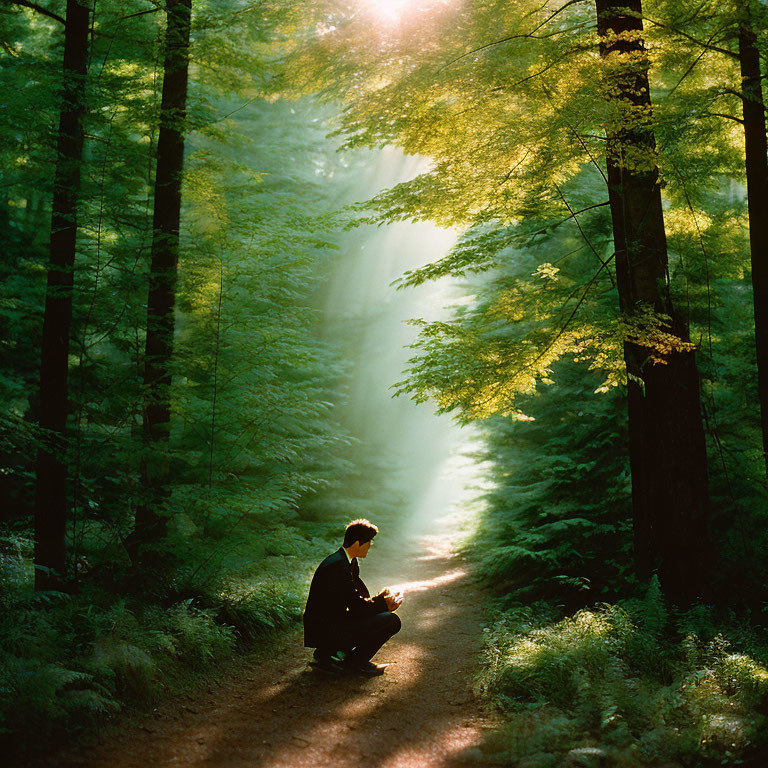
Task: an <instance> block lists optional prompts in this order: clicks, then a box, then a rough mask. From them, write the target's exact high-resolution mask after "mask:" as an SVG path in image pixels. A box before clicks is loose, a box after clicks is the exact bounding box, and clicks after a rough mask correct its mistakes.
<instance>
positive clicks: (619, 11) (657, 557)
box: [596, 0, 710, 602]
mask: <svg viewBox="0 0 768 768" xmlns="http://www.w3.org/2000/svg"><path fill="white" fill-rule="evenodd" d="M596 6H597V14H598V33H599V35H600V53H601V55H602V56H603V58H604V60H605V62H606V82H605V89H606V93H607V94H608V96H607V98H610V99H613V100H616V101H615V104H616V106H617V107H618V108H619V114H620V117H619V119H618V120H617V121H616V122H614V123H613V124H611V125H609V126H608V127H607V151H606V164H607V170H608V186H609V200H610V208H611V219H612V223H613V235H614V248H615V259H616V278H617V287H618V291H619V303H620V309H621V312H622V314H623V315H625V316H626V317H627V318H628V320H629V322H630V323H631V322H632V321H633V319H636V318H637V317H638V315H639V313H640V312H642V311H643V310H648V309H652V310H653V311H654V312H655V313H658V314H664V315H667V316H668V317H670V318H671V324H670V327H669V328H668V332H669V333H670V334H672V335H673V337H674V339H673V345H674V346H677V347H678V349H677V350H675V349H672V350H666V351H660V350H656V349H652V348H650V347H648V346H644V345H643V344H642V343H635V341H634V340H633V341H628V342H626V343H625V345H624V358H625V361H626V365H627V373H628V377H629V381H628V385H627V390H628V393H627V394H628V416H629V459H630V469H631V472H632V506H633V515H634V549H635V565H636V570H637V573H638V576H639V577H640V578H642V579H648V578H649V577H650V576H651V575H652V573H653V572H654V571H658V574H659V578H660V580H661V582H662V585H663V587H664V590H665V592H666V593H667V594H668V595H669V596H670V597H671V598H672V599H673V600H675V601H678V602H687V601H689V600H691V599H692V598H694V597H695V596H696V595H698V594H700V592H701V590H702V587H703V586H704V580H705V577H706V573H707V567H708V563H709V560H710V544H709V533H708V489H707V466H706V448H705V439H704V429H703V425H702V418H701V404H700V393H699V376H698V371H697V369H696V362H695V357H694V352H693V350H692V349H690V348H686V345H685V342H687V341H688V339H689V337H688V329H687V327H686V323H685V321H684V320H683V319H682V318H681V317H679V316H678V315H677V314H676V313H675V310H674V308H673V306H672V301H671V298H670V294H669V271H668V258H667V243H666V234H665V230H664V217H663V212H662V205H661V190H660V188H659V183H658V169H657V168H656V164H655V161H654V160H653V156H654V153H655V147H656V144H655V138H654V133H653V127H652V123H651V98H650V91H649V85H648V66H647V62H646V61H645V53H644V44H643V38H642V29H643V24H642V3H641V0H596ZM675 339H676V340H679V341H676V340H675Z"/></svg>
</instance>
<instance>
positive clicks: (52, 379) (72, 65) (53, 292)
mask: <svg viewBox="0 0 768 768" xmlns="http://www.w3.org/2000/svg"><path fill="white" fill-rule="evenodd" d="M88 22H89V9H88V7H87V5H85V4H84V2H82V0H67V17H66V27H65V32H64V62H63V94H62V105H61V112H60V114H59V134H58V141H57V148H56V170H55V172H54V178H53V205H52V214H51V240H50V264H49V266H48V281H47V288H46V295H45V316H44V319H43V339H42V346H41V350H40V419H39V424H40V428H41V430H42V431H43V440H42V445H41V447H40V448H39V450H38V454H37V468H36V472H37V483H36V489H35V565H36V566H39V567H37V568H36V569H35V588H36V589H50V588H53V587H55V586H57V585H58V584H59V582H60V580H61V579H63V578H64V576H65V571H66V543H65V535H66V523H67V467H66V463H65V456H64V453H65V430H66V423H67V412H68V410H69V397H68V390H67V373H68V365H69V331H70V327H71V325H72V290H73V286H74V266H75V248H76V243H77V202H78V198H79V196H80V164H81V161H82V155H83V127H82V117H83V113H84V109H85V108H84V93H85V74H86V67H87V57H88V28H89V24H88Z"/></svg>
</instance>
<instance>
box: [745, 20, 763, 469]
mask: <svg viewBox="0 0 768 768" xmlns="http://www.w3.org/2000/svg"><path fill="white" fill-rule="evenodd" d="M756 41H757V36H756V35H755V33H754V31H753V30H752V29H751V28H750V27H749V26H747V25H742V26H741V27H740V28H739V62H740V64H741V92H742V109H743V114H744V148H745V154H746V172H747V196H748V204H749V249H750V253H751V258H752V293H753V296H754V304H755V346H756V348H757V389H758V394H759V398H760V424H761V427H762V430H763V458H764V460H765V472H766V476H767V477H768V157H767V156H766V138H765V108H764V106H763V89H762V84H761V81H760V54H759V52H758V50H757V46H756Z"/></svg>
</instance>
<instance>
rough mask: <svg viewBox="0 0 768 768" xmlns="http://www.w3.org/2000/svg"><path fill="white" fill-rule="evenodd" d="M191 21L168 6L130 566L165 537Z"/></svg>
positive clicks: (183, 2) (187, 7) (186, 5)
mask: <svg viewBox="0 0 768 768" xmlns="http://www.w3.org/2000/svg"><path fill="white" fill-rule="evenodd" d="M191 15H192V0H168V4H167V26H166V34H165V61H164V71H163V94H162V100H161V106H160V131H159V134H158V141H157V169H156V175H155V192H154V218H153V223H152V228H153V234H152V249H151V260H150V268H149V294H148V298H147V337H146V347H145V355H144V407H143V418H142V437H143V453H142V460H141V480H142V486H143V490H144V496H143V499H142V502H141V504H140V505H139V506H138V507H137V509H136V519H135V527H134V531H133V534H132V536H131V538H130V540H129V552H130V554H131V558H132V560H133V562H134V563H139V562H143V563H144V564H147V562H148V561H147V559H146V557H143V556H142V553H141V549H142V548H144V549H146V550H149V549H150V547H149V546H147V545H151V544H153V543H157V542H159V541H160V540H162V539H163V538H164V536H165V531H166V520H165V517H164V516H163V514H162V507H163V505H164V503H165V501H166V500H167V497H168V487H167V486H168V476H169V458H168V449H169V438H170V426H171V369H170V364H171V357H172V354H173V335H174V326H175V323H174V304H175V299H176V273H177V266H178V261H179V224H180V220H181V185H182V172H183V169H184V127H185V125H184V124H185V119H186V105H187V76H188V69H189V32H190V22H191Z"/></svg>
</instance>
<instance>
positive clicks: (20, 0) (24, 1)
mask: <svg viewBox="0 0 768 768" xmlns="http://www.w3.org/2000/svg"><path fill="white" fill-rule="evenodd" d="M10 2H11V3H13V4H14V5H21V6H24V8H31V9H32V10H33V11H37V12H38V13H42V14H43V16H47V17H48V18H49V19H53V20H54V21H58V22H59V24H63V25H64V26H66V24H67V22H66V20H65V19H64V17H63V16H59V14H58V13H54V12H53V11H49V10H48V9H47V8H43V6H42V5H38V4H37V3H31V2H29V0H10Z"/></svg>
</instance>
